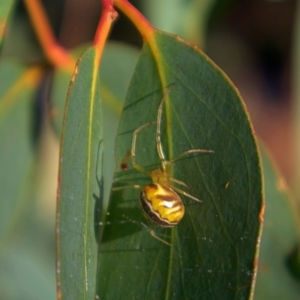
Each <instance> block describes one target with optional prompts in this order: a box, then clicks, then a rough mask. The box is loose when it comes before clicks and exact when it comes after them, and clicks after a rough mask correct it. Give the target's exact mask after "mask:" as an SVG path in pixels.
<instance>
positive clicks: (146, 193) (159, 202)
mask: <svg viewBox="0 0 300 300" xmlns="http://www.w3.org/2000/svg"><path fill="white" fill-rule="evenodd" d="M140 205H141V207H142V210H143V211H144V213H145V214H146V215H147V217H148V218H149V219H150V220H151V221H152V222H154V223H155V224H157V225H159V226H161V227H173V226H175V225H177V224H178V223H179V222H180V220H181V219H182V218H183V215H184V212H185V208H184V205H183V203H182V200H181V199H180V197H179V196H178V194H177V193H176V192H174V191H173V190H172V189H171V188H169V187H168V186H165V185H163V184H150V185H147V186H145V187H144V188H143V189H142V191H141V194H140Z"/></svg>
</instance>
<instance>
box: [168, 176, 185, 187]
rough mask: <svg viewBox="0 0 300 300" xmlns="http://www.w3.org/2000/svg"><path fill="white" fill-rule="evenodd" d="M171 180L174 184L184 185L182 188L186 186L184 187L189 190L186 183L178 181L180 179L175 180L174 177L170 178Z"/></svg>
mask: <svg viewBox="0 0 300 300" xmlns="http://www.w3.org/2000/svg"><path fill="white" fill-rule="evenodd" d="M169 179H170V180H171V181H173V182H175V183H177V184H179V185H182V186H184V187H186V188H188V189H189V187H188V185H187V184H186V183H184V182H183V181H181V180H178V179H175V178H173V177H170V178H169Z"/></svg>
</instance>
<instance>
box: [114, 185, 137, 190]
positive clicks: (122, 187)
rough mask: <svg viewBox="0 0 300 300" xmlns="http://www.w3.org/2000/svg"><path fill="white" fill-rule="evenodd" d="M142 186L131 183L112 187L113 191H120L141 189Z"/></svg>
mask: <svg viewBox="0 0 300 300" xmlns="http://www.w3.org/2000/svg"><path fill="white" fill-rule="evenodd" d="M141 187H142V186H141V185H138V184H131V185H123V186H116V187H113V188H112V191H119V190H123V189H140V188H141Z"/></svg>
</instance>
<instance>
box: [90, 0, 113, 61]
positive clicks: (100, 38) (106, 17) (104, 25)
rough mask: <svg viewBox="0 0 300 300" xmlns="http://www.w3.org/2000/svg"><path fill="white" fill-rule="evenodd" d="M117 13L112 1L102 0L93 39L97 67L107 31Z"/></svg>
mask: <svg viewBox="0 0 300 300" xmlns="http://www.w3.org/2000/svg"><path fill="white" fill-rule="evenodd" d="M117 16H118V13H117V12H116V11H115V10H114V8H113V0H102V13H101V17H100V20H99V23H98V26H97V30H96V33H95V37H94V43H93V44H94V46H95V48H96V61H95V63H96V64H98V65H99V63H100V58H101V55H102V53H103V50H104V46H105V42H106V40H107V37H108V34H109V31H110V29H111V25H112V23H113V21H114V20H115V19H116V18H117Z"/></svg>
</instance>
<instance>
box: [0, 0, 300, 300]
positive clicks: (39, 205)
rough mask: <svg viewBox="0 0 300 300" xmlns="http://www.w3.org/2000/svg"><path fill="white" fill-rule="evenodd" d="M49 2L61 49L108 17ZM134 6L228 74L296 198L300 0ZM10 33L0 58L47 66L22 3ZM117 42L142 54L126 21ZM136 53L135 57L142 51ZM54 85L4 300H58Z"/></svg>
mask: <svg viewBox="0 0 300 300" xmlns="http://www.w3.org/2000/svg"><path fill="white" fill-rule="evenodd" d="M42 2H43V4H44V6H45V9H46V12H47V14H48V16H49V19H50V21H51V24H52V25H53V28H54V30H55V33H56V35H57V37H58V39H59V41H60V42H61V44H62V45H63V46H65V47H66V48H68V49H74V48H76V47H78V46H82V45H83V44H89V43H91V41H92V39H93V35H94V33H95V29H96V26H97V22H98V20H99V16H100V12H101V10H100V9H101V8H100V1H84V0H77V1H73V0H66V1H60V0H56V1H53V0H52V1H50V0H47V1H42ZM131 2H132V3H133V4H134V5H135V6H137V7H138V8H139V9H140V10H141V11H142V13H143V14H144V15H145V16H146V17H147V18H148V19H149V20H150V22H151V23H152V24H153V25H154V26H155V27H157V28H159V29H162V30H166V31H168V32H172V33H175V34H178V35H180V36H181V37H182V38H183V39H186V40H188V41H189V42H191V43H194V44H196V45H198V46H200V47H201V48H203V49H204V51H205V52H206V53H207V54H208V56H210V57H211V58H212V59H213V60H214V61H215V62H216V63H217V64H218V65H219V66H220V67H221V68H222V69H223V70H224V71H225V72H226V73H227V74H228V76H229V77H230V78H231V80H232V81H233V82H234V84H235V85H236V86H237V88H238V89H239V90H240V92H241V94H242V96H243V98H244V100H245V102H246V105H247V108H248V110H249V112H250V115H251V119H252V122H253V124H254V128H255V131H256V133H257V136H258V137H259V138H260V139H261V140H262V141H263V142H264V144H265V145H266V146H267V148H268V149H269V151H270V152H271V154H272V155H273V157H274V161H275V162H276V164H277V166H278V169H279V170H280V172H281V174H282V175H283V178H284V179H285V180H286V181H287V182H288V184H289V185H290V186H291V187H292V190H293V192H294V194H295V195H296V198H297V197H298V196H299V184H298V182H299V170H300V168H299V159H298V157H299V155H297V153H299V142H298V141H299V137H298V136H299V134H298V133H299V132H298V131H299V128H300V124H299V121H298V120H299V119H300V118H299V112H300V110H299V104H298V103H299V100H300V99H299V98H300V97H299V96H300V92H299V87H298V86H300V85H299V83H298V82H299V78H300V73H299V72H300V66H299V61H300V60H299V56H300V55H299V53H300V51H299V50H300V47H299V40H300V39H299V37H300V25H299V24H298V23H299V22H300V13H299V12H300V10H299V6H300V5H297V4H298V3H297V1H295V0H294V1H292V0H289V1H288V0H286V1H262V0H227V1H226V0H222V1H221V0H210V1H209V0H206V1H204V0H164V1H159V0H152V1H150V0H148V1H146V0H140V1H137V0H135V1H131ZM298 2H299V1H298ZM9 28H10V30H9V31H8V32H9V34H8V35H7V38H6V39H5V40H4V46H3V49H2V57H5V58H9V59H16V60H19V61H23V62H26V63H40V62H43V61H44V58H43V55H42V52H41V50H40V48H39V45H38V43H37V41H36V38H35V34H34V32H33V30H32V28H31V25H30V21H29V19H28V17H27V14H26V11H25V9H24V7H23V5H22V3H21V2H20V1H19V2H17V3H16V6H15V8H14V11H13V14H12V15H11V20H10V24H9ZM111 40H113V41H121V42H125V43H127V44H129V45H131V46H132V47H135V48H136V49H137V50H138V49H139V48H140V47H141V46H142V39H141V37H140V36H139V34H138V32H137V31H136V30H135V28H134V27H133V26H132V25H131V24H130V22H129V21H128V20H127V19H126V18H125V17H124V16H122V14H120V16H119V19H118V20H117V21H116V22H115V25H114V27H113V31H112V33H111ZM128 51H131V50H128ZM134 55H135V56H136V58H137V55H138V52H136V53H135V54H134ZM50 72H51V70H50V69H49V74H50ZM130 72H132V70H130ZM49 76H51V75H49ZM129 80H130V78H127V81H128V84H129ZM49 84H50V79H48V81H47V80H46V81H45V84H44V89H42V91H44V92H41V95H40V97H39V100H38V102H37V103H38V105H37V109H38V113H37V115H38V116H39V118H37V124H36V128H37V129H38V130H37V138H36V143H37V145H38V146H37V156H36V159H35V162H36V164H35V170H34V172H33V173H34V174H33V176H32V181H33V182H34V189H33V191H31V192H30V195H26V197H27V198H29V200H28V201H27V202H26V205H25V207H26V209H22V213H21V214H20V216H19V219H18V223H16V225H15V226H13V227H11V229H10V230H11V231H10V234H9V235H8V236H9V238H8V239H7V240H2V241H1V247H0V254H1V260H0V291H1V292H0V299H7V300H10V299H45V300H47V299H49V300H50V299H55V297H56V292H55V268H54V267H55V242H54V236H55V234H54V224H55V204H56V200H55V199H56V186H57V173H58V154H59V138H58V137H57V135H55V133H54V132H53V129H52V127H51V125H50V118H51V116H50V113H49V111H48V103H47V101H48V98H49V95H48V94H47V87H48V88H49ZM199 84H201V83H199ZM124 96H125V95H124ZM297 134H298V135H297ZM4 241H5V243H4ZM41 295H42V297H41ZM3 297H4V298H3Z"/></svg>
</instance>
